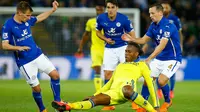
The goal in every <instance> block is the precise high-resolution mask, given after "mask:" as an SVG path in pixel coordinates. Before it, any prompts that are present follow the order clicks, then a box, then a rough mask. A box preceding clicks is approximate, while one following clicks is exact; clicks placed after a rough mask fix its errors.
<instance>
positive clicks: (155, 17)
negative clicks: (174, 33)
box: [149, 7, 163, 23]
mask: <svg viewBox="0 0 200 112" xmlns="http://www.w3.org/2000/svg"><path fill="white" fill-rule="evenodd" d="M149 14H150V18H151V20H152V21H153V22H156V23H157V22H159V21H160V19H161V18H162V16H163V12H162V11H158V10H156V7H151V8H149Z"/></svg>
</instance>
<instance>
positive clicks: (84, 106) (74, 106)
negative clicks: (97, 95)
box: [68, 100, 92, 110]
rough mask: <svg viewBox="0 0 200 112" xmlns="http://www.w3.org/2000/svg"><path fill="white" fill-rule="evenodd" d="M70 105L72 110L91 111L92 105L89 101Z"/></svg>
mask: <svg viewBox="0 0 200 112" xmlns="http://www.w3.org/2000/svg"><path fill="white" fill-rule="evenodd" d="M68 105H69V106H70V107H71V109H77V110H80V109H91V108H92V103H91V102H90V101H89V100H88V101H81V102H75V103H68Z"/></svg>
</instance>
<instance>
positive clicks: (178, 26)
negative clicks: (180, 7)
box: [167, 14, 182, 30]
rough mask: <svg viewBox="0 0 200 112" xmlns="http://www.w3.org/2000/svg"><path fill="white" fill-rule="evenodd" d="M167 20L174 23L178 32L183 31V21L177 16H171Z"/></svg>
mask: <svg viewBox="0 0 200 112" xmlns="http://www.w3.org/2000/svg"><path fill="white" fill-rule="evenodd" d="M167 19H169V22H171V23H174V24H175V25H176V28H177V29H178V30H181V29H182V25H181V21H180V19H179V18H178V17H177V16H175V15H173V14H170V15H169V16H168V17H167Z"/></svg>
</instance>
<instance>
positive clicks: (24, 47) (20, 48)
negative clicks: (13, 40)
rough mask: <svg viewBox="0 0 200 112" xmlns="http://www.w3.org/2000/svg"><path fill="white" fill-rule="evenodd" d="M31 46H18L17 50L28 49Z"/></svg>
mask: <svg viewBox="0 0 200 112" xmlns="http://www.w3.org/2000/svg"><path fill="white" fill-rule="evenodd" d="M30 49H31V48H30V47H28V46H20V47H19V48H18V51H28V50H30Z"/></svg>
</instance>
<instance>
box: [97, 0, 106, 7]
mask: <svg viewBox="0 0 200 112" xmlns="http://www.w3.org/2000/svg"><path fill="white" fill-rule="evenodd" d="M95 6H105V2H104V1H102V0H97V1H96V2H95Z"/></svg>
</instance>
